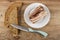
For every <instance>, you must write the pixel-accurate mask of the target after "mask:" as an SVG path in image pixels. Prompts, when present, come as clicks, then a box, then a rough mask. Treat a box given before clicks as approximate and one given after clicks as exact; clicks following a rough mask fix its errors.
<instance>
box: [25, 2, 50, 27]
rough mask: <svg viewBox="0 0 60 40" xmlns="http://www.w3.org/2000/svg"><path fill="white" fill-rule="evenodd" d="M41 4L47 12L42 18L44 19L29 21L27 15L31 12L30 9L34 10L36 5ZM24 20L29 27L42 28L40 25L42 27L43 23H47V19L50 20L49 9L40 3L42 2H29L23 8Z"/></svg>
mask: <svg viewBox="0 0 60 40" xmlns="http://www.w3.org/2000/svg"><path fill="white" fill-rule="evenodd" d="M39 5H40V6H42V7H43V8H44V10H45V11H46V12H47V16H46V17H45V18H44V19H42V20H40V21H38V22H36V23H34V24H33V23H32V22H31V21H30V19H29V16H28V14H29V13H30V12H31V10H34V9H35V8H36V7H38V6H39ZM24 20H25V22H26V24H28V25H29V26H30V27H32V28H42V27H44V26H45V25H47V24H48V22H49V20H50V11H49V9H48V8H47V7H46V6H45V5H44V4H42V3H32V4H30V5H29V6H28V7H27V8H26V9H25V12H24Z"/></svg>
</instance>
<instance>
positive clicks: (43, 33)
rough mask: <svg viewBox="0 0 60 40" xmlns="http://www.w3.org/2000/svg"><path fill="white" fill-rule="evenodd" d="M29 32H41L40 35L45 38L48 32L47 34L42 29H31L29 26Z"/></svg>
mask: <svg viewBox="0 0 60 40" xmlns="http://www.w3.org/2000/svg"><path fill="white" fill-rule="evenodd" d="M29 32H33V33H38V34H41V35H43V36H44V37H45V38H46V37H47V36H48V34H47V33H46V32H44V31H40V30H33V29H31V28H29Z"/></svg>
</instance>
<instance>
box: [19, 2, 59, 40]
mask: <svg viewBox="0 0 60 40" xmlns="http://www.w3.org/2000/svg"><path fill="white" fill-rule="evenodd" d="M21 2H23V7H22V9H21V12H20V13H21V17H20V18H21V19H20V20H19V25H22V26H25V27H28V28H29V26H28V25H27V24H26V23H25V21H24V18H23V14H24V10H25V8H26V7H27V6H28V5H29V4H31V3H34V2H41V3H43V4H45V5H46V6H47V7H48V8H49V10H50V12H51V19H50V22H49V23H48V24H47V25H46V26H45V27H43V28H41V29H40V28H39V29H37V30H43V31H46V32H47V33H48V34H49V35H48V37H47V38H43V37H42V36H41V35H39V34H35V33H27V32H23V31H20V34H19V37H20V38H19V40H60V1H21Z"/></svg>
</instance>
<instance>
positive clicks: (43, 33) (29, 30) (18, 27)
mask: <svg viewBox="0 0 60 40" xmlns="http://www.w3.org/2000/svg"><path fill="white" fill-rule="evenodd" d="M10 25H11V26H12V27H14V28H17V29H19V30H22V31H26V32H32V33H38V34H41V35H42V36H44V37H45V38H46V37H47V36H48V34H47V33H46V32H44V31H41V30H33V29H31V28H26V27H23V26H19V25H17V24H10Z"/></svg>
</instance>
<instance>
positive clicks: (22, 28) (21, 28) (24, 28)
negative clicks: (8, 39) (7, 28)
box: [10, 24, 29, 32]
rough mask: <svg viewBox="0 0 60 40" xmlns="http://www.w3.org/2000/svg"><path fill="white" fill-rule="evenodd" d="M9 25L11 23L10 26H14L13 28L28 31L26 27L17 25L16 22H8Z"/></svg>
mask: <svg viewBox="0 0 60 40" xmlns="http://www.w3.org/2000/svg"><path fill="white" fill-rule="evenodd" d="M10 25H11V26H12V27H14V28H17V29H20V30H23V31H27V32H29V29H28V28H26V27H23V26H19V25H17V24H10Z"/></svg>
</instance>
